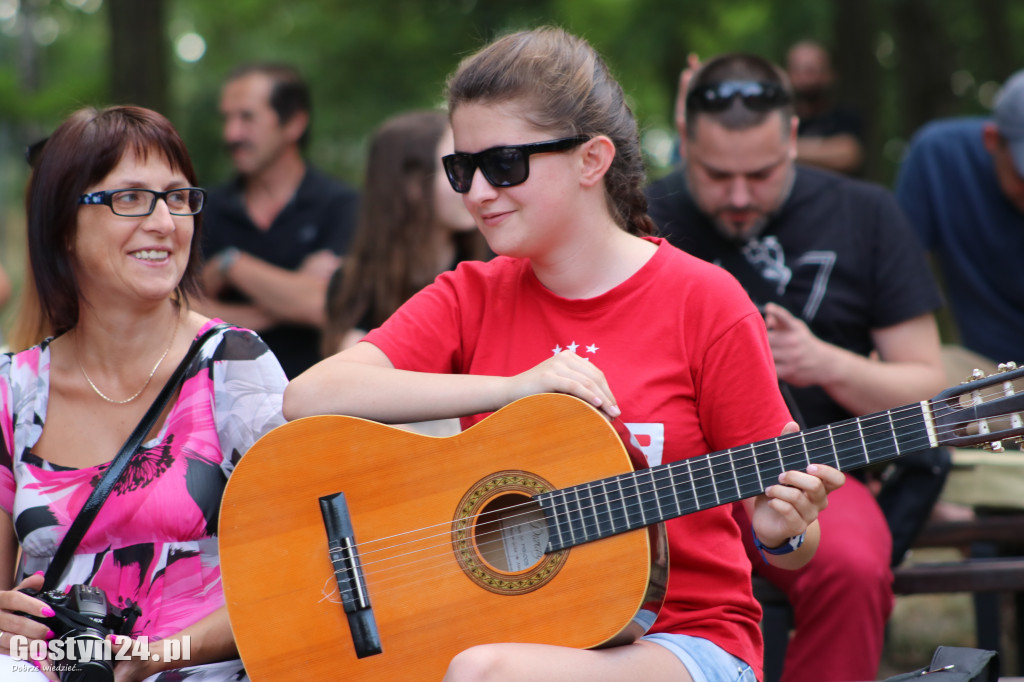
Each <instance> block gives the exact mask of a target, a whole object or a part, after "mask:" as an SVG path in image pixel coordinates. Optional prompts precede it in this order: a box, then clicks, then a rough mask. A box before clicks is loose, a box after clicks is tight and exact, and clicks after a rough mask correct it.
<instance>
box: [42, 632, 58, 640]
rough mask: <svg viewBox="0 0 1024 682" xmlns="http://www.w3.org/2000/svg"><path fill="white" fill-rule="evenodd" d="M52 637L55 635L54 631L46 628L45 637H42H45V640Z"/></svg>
mask: <svg viewBox="0 0 1024 682" xmlns="http://www.w3.org/2000/svg"><path fill="white" fill-rule="evenodd" d="M54 637H56V633H54V631H53V630H47V631H46V637H44V638H43V639H45V640H46V641H50V640H51V639H53V638H54Z"/></svg>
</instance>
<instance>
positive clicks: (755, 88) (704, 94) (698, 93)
mask: <svg viewBox="0 0 1024 682" xmlns="http://www.w3.org/2000/svg"><path fill="white" fill-rule="evenodd" d="M736 97H739V98H740V101H741V102H743V104H744V106H746V107H747V108H748V109H750V110H751V111H758V112H761V111H771V110H772V109H777V108H779V107H782V106H785V105H786V104H789V95H788V94H787V93H786V90H785V89H784V88H783V87H782V86H781V85H780V84H778V83H765V82H763V81H722V82H720V83H709V84H707V85H698V86H697V87H695V88H694V89H693V90H691V91H690V94H688V95H687V96H686V105H687V106H688V107H691V108H693V109H695V110H697V111H711V112H715V111H725V110H726V109H728V108H729V106H730V105H731V104H732V101H733V99H734V98H736Z"/></svg>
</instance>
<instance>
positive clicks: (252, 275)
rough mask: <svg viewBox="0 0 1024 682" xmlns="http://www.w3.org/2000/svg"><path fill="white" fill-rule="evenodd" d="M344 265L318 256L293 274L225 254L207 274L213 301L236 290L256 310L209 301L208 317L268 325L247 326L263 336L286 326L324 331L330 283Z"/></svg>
mask: <svg viewBox="0 0 1024 682" xmlns="http://www.w3.org/2000/svg"><path fill="white" fill-rule="evenodd" d="M228 261H230V262H228ZM340 262H341V259H340V258H339V257H338V256H336V255H334V254H333V253H331V252H329V251H318V252H316V253H313V254H311V255H310V256H309V257H307V258H306V260H305V261H304V262H303V264H302V266H301V267H300V268H299V269H298V270H295V271H292V270H286V269H284V268H280V267H277V266H276V265H271V264H270V263H267V262H266V261H264V260H261V259H259V258H257V257H256V256H253V255H252V254H249V253H246V252H244V251H237V252H232V253H231V254H230V255H229V254H228V253H225V252H222V253H220V254H218V255H217V256H216V257H215V258H213V259H212V260H211V261H210V262H209V263H208V264H207V266H206V268H205V270H204V273H203V279H204V282H205V284H206V291H207V292H208V293H210V294H211V295H213V294H215V293H216V292H218V291H220V290H221V289H223V288H224V287H225V286H227V285H231V286H234V287H235V288H236V289H238V290H239V291H241V292H242V293H244V294H245V295H246V296H248V297H249V298H250V299H251V300H252V304H251V305H249V306H241V305H231V304H224V303H220V302H216V301H207V302H205V303H204V304H203V305H202V307H201V310H202V311H203V312H204V313H206V314H211V312H217V313H218V315H217V316H218V317H222V319H225V320H230V321H231V322H234V323H236V324H245V323H244V322H243V321H242V320H241V319H240V318H239V317H225V315H236V316H241V315H246V316H250V317H248V319H250V320H252V321H262V323H263V324H262V325H261V326H251V325H249V324H245V326H247V327H249V328H250V329H257V330H258V329H261V328H264V327H266V326H270V325H271V324H274V323H280V322H291V323H298V324H308V325H312V326H315V327H320V326H323V324H324V323H325V322H326V310H325V307H326V301H327V283H328V281H329V279H330V276H331V273H333V272H334V270H336V269H337V267H338V265H339V264H340ZM247 308H249V310H246V309H247ZM221 312H222V313H223V314H221ZM253 315H256V317H252V316H253ZM259 316H262V317H259Z"/></svg>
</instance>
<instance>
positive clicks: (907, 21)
mask: <svg viewBox="0 0 1024 682" xmlns="http://www.w3.org/2000/svg"><path fill="white" fill-rule="evenodd" d="M892 8H893V13H892V19H893V26H894V27H895V32H896V44H897V49H898V52H899V58H900V63H899V73H900V94H901V95H902V98H901V101H900V111H901V112H902V114H903V121H902V125H901V131H900V132H901V133H902V134H903V136H904V137H909V136H910V135H912V134H913V133H914V131H916V130H917V129H918V128H920V127H921V126H922V125H924V124H925V123H927V122H928V121H931V120H932V119H935V118H941V117H945V116H951V115H953V114H955V113H956V112H957V102H956V96H955V95H954V94H953V90H952V87H951V86H950V77H951V76H952V73H953V70H954V61H953V59H954V55H955V54H956V49H955V46H954V45H953V41H952V39H951V38H950V35H949V33H948V32H947V31H946V29H945V27H944V25H943V23H942V21H941V20H940V19H939V17H938V16H936V13H935V7H933V6H932V5H931V4H930V2H929V0H898V1H897V2H894V3H893V4H892Z"/></svg>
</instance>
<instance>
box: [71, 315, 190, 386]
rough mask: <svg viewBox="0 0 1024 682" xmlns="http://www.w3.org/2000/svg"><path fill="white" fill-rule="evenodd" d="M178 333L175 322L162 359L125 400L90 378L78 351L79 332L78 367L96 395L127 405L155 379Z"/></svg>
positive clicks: (76, 350) (76, 340) (76, 341)
mask: <svg viewBox="0 0 1024 682" xmlns="http://www.w3.org/2000/svg"><path fill="white" fill-rule="evenodd" d="M177 335H178V324H175V325H174V331H173V332H172V333H171V340H170V342H169V343H168V344H167V348H165V349H164V354H163V355H161V356H160V359H159V360H157V361H156V364H155V365H153V369H152V370H150V372H149V376H148V377H146V383H144V384H142V388H140V389H139V390H137V391H135V393H134V394H133V395H132V396H131V397H130V398H125V399H124V400H114V399H113V398H110V397H107V395H106V394H104V393H103V391H101V390H100V389H99V388H97V387H96V384H94V383H93V382H92V379H90V378H89V375H88V374H86V373H85V366H83V365H82V354H81V353H79V352H78V334H75V355H76V356H78V369H80V370H82V376H83V377H85V380H86V381H87V382H89V386H91V387H92V390H93V391H95V392H96V395H98V396H99V397H101V398H103V399H104V400H106V401H107V402H108V403H113V404H114V405H127V404H128V403H130V402H131V401H133V400H135V399H136V398H138V397H139V396H140V395H142V392H143V391H145V390H146V387H147V386H149V382H151V381H152V380H153V377H154V376H155V375H156V371H157V370H158V369H159V368H160V365H161V363H163V361H164V358H166V357H167V354H168V353H169V352H171V346H173V345H174V337H175V336H177Z"/></svg>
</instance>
